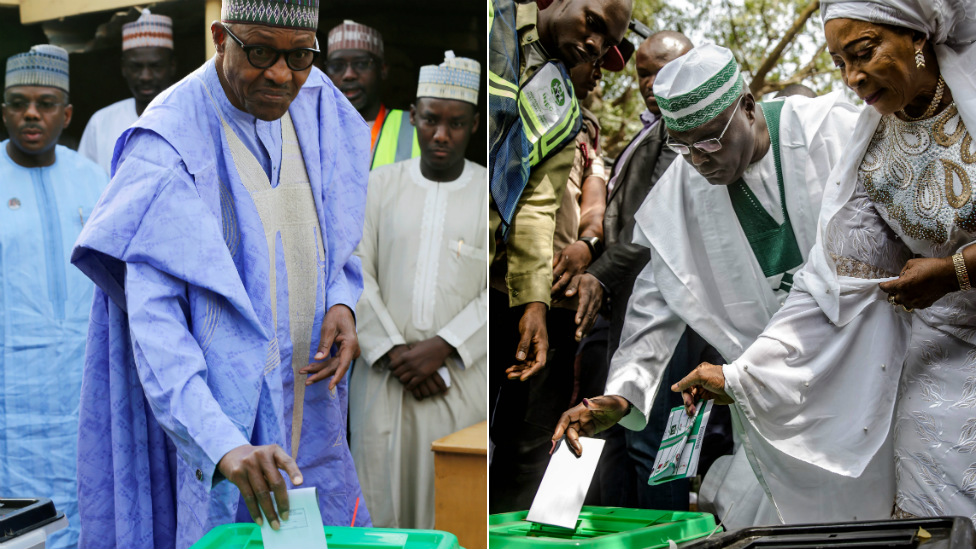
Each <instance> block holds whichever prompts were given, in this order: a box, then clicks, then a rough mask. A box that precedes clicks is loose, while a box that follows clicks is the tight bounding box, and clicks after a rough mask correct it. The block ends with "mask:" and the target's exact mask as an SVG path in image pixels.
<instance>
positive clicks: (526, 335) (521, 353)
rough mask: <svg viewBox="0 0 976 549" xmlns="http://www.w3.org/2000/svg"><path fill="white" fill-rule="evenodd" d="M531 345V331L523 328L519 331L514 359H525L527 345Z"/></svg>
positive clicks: (527, 354)
mask: <svg viewBox="0 0 976 549" xmlns="http://www.w3.org/2000/svg"><path fill="white" fill-rule="evenodd" d="M531 346H532V332H530V331H529V330H524V331H522V332H521V334H520V337H519V342H518V347H517V348H516V349H515V360H519V361H522V360H525V359H526V357H528V356H529V347H531Z"/></svg>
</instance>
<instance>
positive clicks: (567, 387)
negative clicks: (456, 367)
mask: <svg viewBox="0 0 976 549" xmlns="http://www.w3.org/2000/svg"><path fill="white" fill-rule="evenodd" d="M490 11H491V17H490V20H491V29H490V36H489V48H490V51H489V71H490V79H489V94H490V101H489V106H490V110H489V146H490V157H489V184H490V193H491V198H492V200H491V213H490V215H491V231H492V233H491V234H492V237H493V238H492V243H491V244H492V248H491V268H490V276H491V290H490V299H489V303H490V306H489V308H490V310H491V328H490V333H491V349H492V353H491V356H490V363H489V372H490V374H489V375H490V380H489V386H490V392H489V395H490V396H489V399H490V400H489V406H490V416H491V425H490V438H491V443H492V447H493V454H492V460H491V465H490V483H491V498H490V505H491V511H492V512H505V511H514V510H519V509H526V508H528V507H529V505H531V503H532V498H533V496H534V494H535V492H536V490H537V488H538V486H539V484H540V482H541V479H542V475H543V473H544V471H545V467H546V464H547V461H548V455H549V454H550V453H551V452H552V450H553V448H555V446H556V444H560V443H566V444H568V445H569V446H570V447H571V448H572V450H573V451H575V452H577V453H581V452H582V451H583V450H582V448H583V447H582V445H581V444H580V442H579V437H581V436H597V437H602V438H605V439H606V443H605V446H604V450H603V453H602V454H601V457H600V465H599V466H598V468H597V473H596V475H595V477H594V480H593V483H592V485H591V487H590V490H589V493H588V496H587V501H588V502H589V503H596V504H602V505H622V506H626V507H644V508H654V509H673V510H687V509H688V508H689V503H690V502H689V499H690V486H689V483H688V482H687V481H674V482H670V483H667V484H663V485H657V486H651V485H649V483H648V479H649V476H650V469H651V466H652V464H653V463H654V459H655V456H656V453H657V449H658V446H659V445H660V443H661V436H662V434H663V430H664V426H665V424H666V422H667V418H668V416H669V414H670V412H671V410H672V408H673V407H679V406H684V408H685V409H686V411H687V413H688V414H694V413H695V412H696V410H697V409H698V406H700V403H701V401H702V400H703V399H714V400H715V401H716V402H717V403H718V404H723V405H728V406H716V407H715V408H713V411H712V417H711V420H710V424H709V426H708V429H707V431H706V432H705V434H704V446H703V449H702V457H701V463H700V468H699V472H700V473H701V474H702V475H703V477H704V478H703V480H702V484H701V489H700V490H699V491H698V492H697V494H696V496H697V498H698V501H697V503H698V507H699V508H700V509H703V510H709V511H712V512H714V513H716V514H717V515H718V516H719V518H721V519H722V520H723V524H724V525H725V526H726V527H727V528H736V527H742V526H750V525H759V524H778V523H784V522H785V523H791V522H792V523H797V522H805V523H809V522H836V521H852V520H866V519H883V518H892V517H894V518H904V517H912V516H936V515H958V516H964V517H967V518H970V519H971V520H972V521H973V522H974V523H976V460H974V459H973V457H972V456H973V453H974V451H976V450H974V448H976V446H974V445H976V420H974V419H973V417H972V409H973V407H974V406H976V368H974V366H976V340H974V339H973V334H974V331H973V326H974V325H976V299H974V297H973V295H972V293H971V292H970V279H969V273H971V272H973V269H976V247H974V246H970V244H971V243H973V242H974V241H976V205H974V202H973V199H972V198H973V197H972V195H973V193H972V181H973V178H974V177H976V150H974V148H973V143H972V139H971V137H970V133H969V131H968V128H970V127H976V126H973V124H976V105H974V103H973V100H972V97H973V96H974V95H976V84H974V81H973V78H972V74H973V68H974V67H976V46H974V42H976V24H974V21H976V4H974V3H972V2H970V1H965V0H948V1H945V2H934V1H932V0H823V1H822V2H821V3H820V13H821V17H822V21H823V35H822V36H821V37H820V39H821V40H822V41H825V42H826V49H827V52H828V54H829V56H830V58H831V60H832V62H833V64H834V65H835V66H836V68H837V69H838V70H839V73H840V76H841V78H842V80H843V82H844V84H845V85H846V87H847V88H849V90H850V91H851V92H853V94H854V95H856V96H857V97H858V98H859V99H861V100H862V101H863V103H864V104H863V105H855V104H852V103H851V101H850V100H849V99H848V95H846V94H845V93H844V92H843V91H842V90H839V89H835V90H825V91H824V93H822V94H819V95H818V94H816V93H813V91H812V90H810V89H809V88H806V87H803V86H790V87H789V88H787V89H784V90H782V92H781V93H780V94H777V97H771V95H772V94H770V97H759V96H757V95H755V94H754V93H753V92H752V91H750V88H749V87H748V86H747V85H746V81H745V78H744V76H743V74H742V72H741V69H740V66H739V63H738V61H737V59H736V58H735V56H734V55H733V52H732V51H730V50H729V49H727V48H725V47H723V46H721V45H716V44H693V43H692V42H691V41H690V40H689V39H688V38H687V37H686V36H684V35H683V34H681V33H679V32H675V31H671V30H663V31H661V32H657V33H654V34H651V35H650V36H645V37H644V40H643V42H641V43H640V45H639V47H638V48H637V50H636V55H635V56H634V57H635V59H634V62H635V67H636V74H637V81H636V87H637V88H639V91H640V96H641V97H642V98H643V100H644V102H645V105H646V110H645V111H644V112H643V113H642V114H641V115H640V121H641V123H642V127H641V129H640V130H639V131H638V132H637V134H636V135H634V136H633V138H632V140H631V141H630V142H629V143H628V144H627V145H626V147H625V148H624V149H623V152H622V153H621V154H619V155H618V156H617V158H616V159H614V161H613V164H612V168H610V169H607V168H606V164H604V163H601V162H600V161H597V160H593V159H591V155H592V151H597V155H598V156H599V154H600V152H599V151H600V150H601V149H600V144H599V141H598V137H599V131H598V130H597V131H594V127H595V124H593V122H592V117H591V116H590V114H589V113H588V111H587V110H586V109H585V105H586V102H585V97H586V95H587V93H588V91H589V88H588V87H587V84H586V82H585V81H584V80H582V79H580V78H579V77H577V72H583V73H595V74H596V75H597V77H598V75H599V71H601V70H611V71H614V70H620V68H621V67H622V66H623V65H624V64H626V63H627V62H628V58H629V57H630V50H631V49H632V48H630V47H628V46H629V45H630V43H629V38H628V37H625V33H626V32H627V29H628V21H629V20H630V18H631V16H632V11H633V5H632V2H631V0H551V1H547V0H537V1H534V2H532V1H530V2H522V1H519V0H493V1H492V3H491V7H490ZM640 27H642V26H632V28H640ZM580 67H583V68H582V69H581V68H580ZM590 79H591V80H592V79H593V77H592V76H591V77H590ZM562 88H565V89H566V90H575V93H571V92H567V93H566V94H565V96H566V97H565V100H563V98H562V94H561V93H560V89H562ZM574 136H575V138H574ZM594 136H596V139H594ZM577 165H581V166H586V167H589V168H590V171H588V172H587V171H584V172H582V173H583V174H585V175H584V177H585V179H584V181H586V182H587V183H588V182H589V181H590V180H591V178H592V180H593V181H594V183H593V184H592V188H587V187H584V188H583V189H582V193H581V192H580V191H579V190H578V188H579V185H580V183H579V175H572V174H573V170H574V169H576V166H577ZM588 193H592V198H590V197H588V196H587V194H588ZM601 218H602V219H601ZM567 235H568V238H567ZM564 310H565V311H566V312H564Z"/></svg>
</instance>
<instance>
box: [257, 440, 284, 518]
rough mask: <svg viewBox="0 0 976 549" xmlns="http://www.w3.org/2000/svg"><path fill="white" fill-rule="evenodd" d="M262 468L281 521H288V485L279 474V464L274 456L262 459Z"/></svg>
mask: <svg viewBox="0 0 976 549" xmlns="http://www.w3.org/2000/svg"><path fill="white" fill-rule="evenodd" d="M261 468H262V469H263V470H264V478H265V480H266V481H267V483H268V487H269V488H271V494H272V495H273V496H274V501H275V505H276V507H277V509H278V516H279V517H281V520H288V510H289V509H288V485H286V484H285V479H284V478H283V477H282V476H281V473H279V472H278V464H277V463H276V462H275V456H274V454H271V455H268V456H267V457H265V458H262V459H261Z"/></svg>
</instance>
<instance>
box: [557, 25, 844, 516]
mask: <svg viewBox="0 0 976 549" xmlns="http://www.w3.org/2000/svg"><path fill="white" fill-rule="evenodd" d="M654 95H655V97H656V98H657V101H658V105H659V106H660V108H661V111H662V116H663V118H664V121H665V123H666V124H667V127H668V134H669V138H668V145H669V146H671V147H672V148H673V149H674V150H675V152H678V153H679V154H681V155H682V158H683V161H676V162H674V163H672V165H671V167H670V168H669V169H668V171H667V172H665V174H664V175H663V176H662V177H661V179H660V180H659V182H658V183H657V185H655V187H654V189H652V190H651V192H650V193H649V194H648V196H647V198H646V199H645V201H644V204H643V205H642V206H641V209H640V210H639V211H638V213H637V215H636V227H635V230H634V241H635V242H636V243H638V244H642V245H644V246H647V247H649V248H650V249H651V260H650V262H649V263H648V264H647V266H645V268H644V270H643V271H642V272H641V274H640V275H639V276H638V278H637V280H636V282H635V285H634V291H633V295H632V296H631V298H630V301H629V302H628V306H627V314H626V319H625V322H624V327H623V331H622V334H621V338H620V347H619V349H618V350H617V351H616V353H614V355H613V358H612V360H611V365H610V373H609V376H608V379H607V386H606V390H605V394H604V396H601V397H596V398H593V399H588V401H587V403H586V405H584V404H580V405H578V406H576V407H574V408H572V409H570V410H568V411H567V412H566V413H565V414H563V417H562V418H561V419H560V423H559V425H558V426H557V429H556V432H555V434H554V436H553V438H554V440H555V439H559V438H561V437H562V436H563V434H564V433H565V434H566V435H567V437H568V439H569V441H570V443H571V444H572V445H574V446H576V447H577V448H578V443H577V442H576V439H577V437H578V435H581V434H582V435H590V434H593V433H595V432H598V431H601V430H603V429H606V428H608V427H610V426H611V425H613V424H615V423H617V422H618V421H619V422H620V423H621V424H622V425H623V426H624V427H626V428H628V429H633V430H640V429H642V428H643V427H644V426H645V425H646V424H647V420H648V417H649V414H650V412H651V405H652V404H653V402H654V397H655V395H656V394H657V391H658V390H659V388H660V385H661V380H662V378H664V377H665V375H666V373H665V368H666V366H667V364H668V361H669V360H670V358H671V355H672V353H673V352H674V349H675V346H676V345H677V343H678V340H679V339H680V337H681V334H682V333H683V331H684V329H685V326H686V325H687V326H691V328H692V329H694V330H695V331H696V332H697V333H698V334H700V335H701V336H702V337H703V338H704V339H705V340H706V341H707V342H708V343H709V344H711V345H712V346H714V347H715V348H716V349H717V350H718V351H719V352H720V353H721V354H722V355H723V356H724V357H725V358H726V359H727V360H733V359H735V358H736V357H738V356H739V354H741V353H742V351H743V350H744V349H745V348H746V347H748V346H749V344H751V343H752V342H753V341H754V340H755V339H756V337H758V336H759V334H760V333H761V332H762V330H763V328H764V327H765V326H766V324H767V323H768V322H769V320H770V318H771V317H772V315H773V314H774V313H775V312H776V311H777V310H778V309H779V308H780V307H781V306H782V304H783V302H784V301H785V299H786V296H787V295H788V293H789V290H790V288H791V287H792V279H793V276H792V275H793V273H795V272H796V271H797V270H798V269H799V267H800V266H801V265H802V264H803V262H804V261H805V259H806V257H807V252H808V251H809V250H810V248H811V247H812V246H813V244H814V241H815V239H816V222H817V214H818V212H819V210H820V201H821V197H822V194H823V188H824V184H825V183H826V181H827V176H828V174H829V173H830V170H831V168H832V167H833V166H834V164H835V163H836V162H837V161H838V159H839V157H840V154H841V151H842V150H843V146H844V144H845V143H846V141H847V139H848V138H849V136H850V134H851V130H852V128H853V127H854V122H855V119H856V117H857V110H856V109H855V108H854V107H853V106H852V105H850V104H849V103H847V102H846V101H845V100H844V99H843V96H842V95H841V94H840V93H839V92H836V93H832V94H829V95H827V96H824V97H820V98H817V99H808V98H803V97H791V98H787V99H785V100H783V101H771V102H769V103H767V104H764V105H762V107H760V105H759V104H757V103H756V101H755V99H754V97H753V96H752V94H751V93H749V91H748V90H744V88H743V83H742V79H741V76H740V74H739V68H738V65H737V64H736V62H735V60H734V58H733V56H732V53H731V52H730V51H729V50H727V49H725V48H722V47H719V46H715V45H711V44H708V45H704V46H699V47H697V48H694V49H692V50H691V51H690V52H689V53H688V54H686V55H684V56H682V57H679V58H678V59H676V60H674V61H672V62H670V63H668V64H667V65H665V67H664V68H662V69H661V71H660V73H659V74H658V77H657V80H656V81H655V83H654ZM777 119H778V121H779V123H778V124H774V123H773V122H772V121H775V120H777ZM664 390H668V388H667V387H665V389H664ZM725 465H729V463H728V462H726V464H725ZM731 467H732V469H731V470H728V468H727V467H724V466H722V467H719V466H718V465H716V466H715V467H714V472H712V471H710V475H709V478H708V479H706V481H705V484H706V485H708V484H710V482H709V481H710V480H711V481H715V480H716V477H717V478H718V480H719V482H725V483H727V485H726V486H725V487H720V488H719V490H718V492H719V493H718V497H717V498H716V499H715V501H714V502H712V503H713V504H714V505H715V507H714V510H715V512H717V513H718V514H719V515H720V516H722V518H723V520H724V521H725V524H726V527H741V526H748V525H752V524H770V523H775V522H780V521H781V520H782V518H781V517H779V516H778V513H777V512H776V510H775V509H774V508H773V507H772V506H771V505H769V501H768V499H767V498H765V497H764V496H763V495H762V491H761V490H760V487H759V483H757V480H756V478H755V476H754V475H752V473H751V472H750V470H749V465H748V462H747V460H746V459H745V456H744V455H743V454H742V452H741V449H740V450H739V451H737V455H736V456H735V457H734V458H733V459H732V461H731ZM723 473H724V478H721V477H722V476H723ZM712 475H716V477H713V476H712ZM760 482H762V481H761V480H760ZM703 489H704V487H703ZM730 506H734V509H731V510H730V509H729V507H730ZM729 511H731V512H729ZM726 512H729V514H728V515H726Z"/></svg>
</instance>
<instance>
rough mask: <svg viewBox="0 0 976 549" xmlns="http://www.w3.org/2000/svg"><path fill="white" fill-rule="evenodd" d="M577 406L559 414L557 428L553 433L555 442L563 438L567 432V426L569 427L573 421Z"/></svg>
mask: <svg viewBox="0 0 976 549" xmlns="http://www.w3.org/2000/svg"><path fill="white" fill-rule="evenodd" d="M576 408H577V407H576V406H574V407H572V408H570V409H569V410H566V411H565V412H563V415H561V416H559V421H558V422H556V430H555V431H553V433H552V440H553V442H555V441H557V440H559V439H561V438H563V435H565V434H566V428H567V427H569V424H570V422H572V421H573V415H572V414H573V411H574V410H576Z"/></svg>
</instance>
